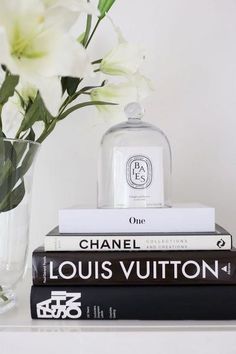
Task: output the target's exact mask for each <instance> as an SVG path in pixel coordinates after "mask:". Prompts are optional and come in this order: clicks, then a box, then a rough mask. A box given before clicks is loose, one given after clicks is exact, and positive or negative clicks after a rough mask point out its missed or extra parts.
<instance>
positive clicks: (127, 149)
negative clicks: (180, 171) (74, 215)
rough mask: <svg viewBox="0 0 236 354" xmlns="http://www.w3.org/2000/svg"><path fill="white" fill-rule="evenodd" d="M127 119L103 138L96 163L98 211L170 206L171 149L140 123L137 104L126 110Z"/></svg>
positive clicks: (150, 127) (159, 134) (157, 131)
mask: <svg viewBox="0 0 236 354" xmlns="http://www.w3.org/2000/svg"><path fill="white" fill-rule="evenodd" d="M125 113H126V115H127V118H128V120H127V121H126V122H123V123H120V124H117V125H115V126H113V127H111V128H110V129H109V130H108V131H107V132H106V133H105V134H104V136H103V138H102V141H101V146H100V152H99V163H98V207H99V208H159V207H168V206H170V187H171V186H170V184H171V149H170V144H169V141H168V139H167V137H166V135H165V134H164V133H163V132H162V131H161V130H160V129H159V128H157V127H155V126H154V125H152V124H149V123H146V122H143V121H142V117H143V109H142V107H141V106H140V105H139V104H138V103H130V104H129V105H128V106H126V108H125Z"/></svg>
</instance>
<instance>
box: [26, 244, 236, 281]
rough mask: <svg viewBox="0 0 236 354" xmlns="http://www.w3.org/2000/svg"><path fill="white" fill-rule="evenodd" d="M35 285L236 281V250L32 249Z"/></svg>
mask: <svg viewBox="0 0 236 354" xmlns="http://www.w3.org/2000/svg"><path fill="white" fill-rule="evenodd" d="M33 283H34V285H159V284H163V285H180V284H183V285H191V284H232V285H233V284H236V250H235V249H233V250H231V251H220V252H219V251H185V252H182V251H176V252H172V251H170V252H158V251H153V252H142V251H139V252H45V251H44V249H43V248H38V249H37V250H35V251H34V252H33Z"/></svg>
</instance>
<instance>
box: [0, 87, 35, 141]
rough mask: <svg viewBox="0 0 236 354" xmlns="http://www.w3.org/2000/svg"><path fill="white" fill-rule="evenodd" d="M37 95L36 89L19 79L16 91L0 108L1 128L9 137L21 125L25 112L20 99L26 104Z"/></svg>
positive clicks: (12, 136)
mask: <svg viewBox="0 0 236 354" xmlns="http://www.w3.org/2000/svg"><path fill="white" fill-rule="evenodd" d="M36 95H37V89H36V88H35V87H33V86H31V85H29V84H28V83H25V82H22V81H20V82H19V83H18V85H17V87H16V93H15V94H14V95H13V96H12V97H10V98H9V99H8V101H7V103H6V104H5V105H4V106H3V108H2V114H1V118H2V130H3V132H4V133H5V135H6V136H7V137H9V138H14V137H15V136H16V133H17V131H18V129H19V127H20V125H21V122H22V117H23V116H24V114H25V111H24V108H23V107H22V102H21V99H23V101H24V103H25V104H26V105H27V104H28V102H29V101H30V100H31V101H33V100H34V99H35V97H36Z"/></svg>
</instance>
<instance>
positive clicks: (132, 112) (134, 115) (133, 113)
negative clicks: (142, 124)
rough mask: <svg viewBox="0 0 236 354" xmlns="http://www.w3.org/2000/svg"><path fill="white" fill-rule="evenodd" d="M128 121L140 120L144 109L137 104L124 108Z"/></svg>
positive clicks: (130, 104)
mask: <svg viewBox="0 0 236 354" xmlns="http://www.w3.org/2000/svg"><path fill="white" fill-rule="evenodd" d="M125 114H126V116H127V118H128V119H141V118H143V116H144V108H143V107H142V106H141V105H140V104H139V103H138V102H132V103H129V104H127V106H126V107H125Z"/></svg>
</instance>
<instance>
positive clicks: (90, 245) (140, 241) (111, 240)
mask: <svg viewBox="0 0 236 354" xmlns="http://www.w3.org/2000/svg"><path fill="white" fill-rule="evenodd" d="M44 248H45V251H154V250H156V251H166V250H168V251H176V250H180V251H181V250H182V251H185V250H229V249H231V248H232V237H231V235H230V234H229V233H228V232H227V231H226V230H224V229H223V228H222V227H220V226H219V225H216V230H215V232H208V233H203V232H199V233H196V232H192V233H183V232H182V233H139V234H133V233H120V234H119V233H118V234H117V233H115V234H101V233H100V234H98V233H96V234H86V235H84V234H60V233H59V229H58V227H56V228H55V229H53V230H52V231H51V232H50V233H49V234H48V235H47V236H46V237H44Z"/></svg>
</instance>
